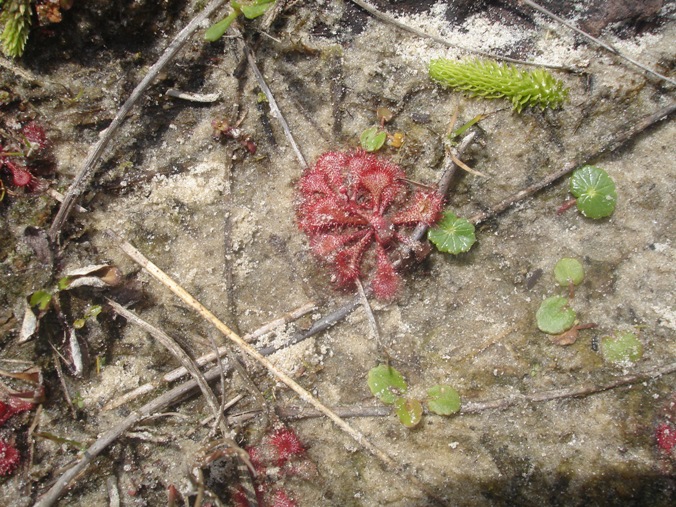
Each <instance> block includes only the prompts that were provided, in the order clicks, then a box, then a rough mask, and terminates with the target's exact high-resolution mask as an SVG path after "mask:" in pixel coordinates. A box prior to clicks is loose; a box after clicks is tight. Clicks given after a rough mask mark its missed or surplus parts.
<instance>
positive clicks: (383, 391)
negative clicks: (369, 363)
mask: <svg viewBox="0 0 676 507" xmlns="http://www.w3.org/2000/svg"><path fill="white" fill-rule="evenodd" d="M367 383H368V386H369V389H370V390H371V392H372V393H373V396H375V397H376V398H378V399H379V400H380V401H382V402H383V403H386V404H388V405H391V404H392V403H394V400H396V399H397V398H398V397H399V396H400V394H401V393H403V392H406V390H407V389H408V385H407V384H406V381H405V380H404V377H403V376H402V374H401V373H399V372H398V371H397V370H395V369H394V368H392V367H391V366H388V365H385V364H381V365H379V366H376V367H375V368H372V369H371V370H370V371H369V375H368V380H367Z"/></svg>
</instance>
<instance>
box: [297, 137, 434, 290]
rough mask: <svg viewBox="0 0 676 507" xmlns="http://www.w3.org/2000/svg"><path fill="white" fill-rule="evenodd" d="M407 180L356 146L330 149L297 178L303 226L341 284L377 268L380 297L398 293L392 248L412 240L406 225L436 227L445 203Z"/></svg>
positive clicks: (374, 280) (395, 168)
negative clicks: (413, 188) (410, 189)
mask: <svg viewBox="0 0 676 507" xmlns="http://www.w3.org/2000/svg"><path fill="white" fill-rule="evenodd" d="M405 178H406V175H405V174H404V172H403V171H402V170H401V169H400V168H399V167H398V166H396V165H394V164H392V163H390V162H387V161H385V160H383V159H382V158H379V157H377V156H376V155H373V154H370V153H366V152H365V151H362V150H357V151H352V152H328V153H325V154H324V155H322V156H321V157H320V158H319V160H317V163H316V164H315V165H314V167H312V168H311V169H309V170H308V171H306V172H305V174H304V175H303V176H302V178H301V179H300V181H299V182H298V190H299V193H300V197H301V200H300V204H299V206H298V209H297V216H298V223H299V226H300V229H301V230H302V231H303V232H305V233H306V234H307V235H308V236H309V238H310V247H311V248H312V251H313V252H314V253H315V254H316V255H317V256H318V257H320V258H321V259H323V260H325V261H326V262H327V263H328V264H330V265H331V266H332V268H333V271H334V274H335V278H336V281H337V283H338V285H340V286H350V285H352V284H354V283H355V282H356V281H357V280H360V279H362V278H366V274H367V273H368V272H369V271H373V270H374V271H375V274H374V275H373V277H372V279H371V287H372V288H373V293H374V294H375V296H376V297H377V298H379V299H391V298H392V297H394V296H395V294H396V293H397V290H398V287H399V284H400V276H399V274H398V273H397V271H396V269H395V267H394V264H393V260H392V258H391V254H392V252H393V251H394V249H395V247H396V245H397V243H404V244H410V243H411V241H410V240H409V238H408V237H407V236H406V234H405V231H404V230H405V229H410V228H413V227H415V226H417V225H418V224H426V225H428V226H429V225H433V224H434V223H435V222H436V221H437V220H438V219H439V216H440V214H441V208H442V204H443V197H442V196H441V195H440V194H438V193H437V192H434V191H423V190H420V189H416V190H415V191H414V192H410V191H409V190H408V186H407V184H406V183H405ZM411 246H415V245H411Z"/></svg>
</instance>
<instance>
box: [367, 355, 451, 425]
mask: <svg viewBox="0 0 676 507" xmlns="http://www.w3.org/2000/svg"><path fill="white" fill-rule="evenodd" d="M367 384H368V386H369V389H370V390H371V393H373V395H374V396H375V397H376V398H378V399H379V400H380V401H382V402H383V403H386V404H387V405H393V406H394V412H395V414H397V417H398V418H399V421H401V423H402V424H403V425H404V426H406V427H407V428H414V427H415V426H417V425H418V424H419V423H420V421H421V420H422V414H423V406H422V402H421V401H420V400H417V399H415V398H411V397H408V396H405V394H406V391H407V390H408V384H406V380H404V377H403V375H402V374H401V373H399V372H398V371H397V370H395V369H394V368H392V367H391V366H389V365H385V364H381V365H379V366H376V367H375V368H372V369H371V370H370V371H369V374H368V380H367ZM427 397H428V398H427V406H428V408H429V410H430V411H431V412H434V413H435V414H439V415H451V414H455V413H456V412H458V411H459V410H460V395H459V394H458V391H456V390H455V389H453V388H452V387H451V386H447V385H436V386H433V387H431V388H429V389H428V390H427Z"/></svg>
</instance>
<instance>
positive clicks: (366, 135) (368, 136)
mask: <svg viewBox="0 0 676 507" xmlns="http://www.w3.org/2000/svg"><path fill="white" fill-rule="evenodd" d="M385 139H387V133H386V132H385V131H384V130H380V131H379V129H378V127H371V128H367V129H366V130H365V131H364V132H362V133H361V136H360V137H359V141H360V142H361V147H362V148H364V149H365V150H366V151H378V150H379V149H380V148H382V147H383V144H385Z"/></svg>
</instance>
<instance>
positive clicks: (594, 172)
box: [570, 165, 617, 219]
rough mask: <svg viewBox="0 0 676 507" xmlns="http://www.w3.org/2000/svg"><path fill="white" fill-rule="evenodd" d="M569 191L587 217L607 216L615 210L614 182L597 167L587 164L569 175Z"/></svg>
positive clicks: (615, 194) (578, 207)
mask: <svg viewBox="0 0 676 507" xmlns="http://www.w3.org/2000/svg"><path fill="white" fill-rule="evenodd" d="M570 193H571V194H573V195H574V196H575V197H576V201H577V209H578V210H579V211H580V213H582V214H583V215H584V216H586V217H588V218H595V219H598V218H605V217H609V216H610V215H612V214H613V211H615V205H616V204H617V192H616V191H615V182H614V181H613V179H612V178H611V177H610V176H608V173H607V172H605V171H604V170H603V169H601V168H599V167H595V166H592V165H587V166H584V167H581V168H580V169H578V170H576V171H575V172H574V173H573V175H572V176H571V177H570Z"/></svg>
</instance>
